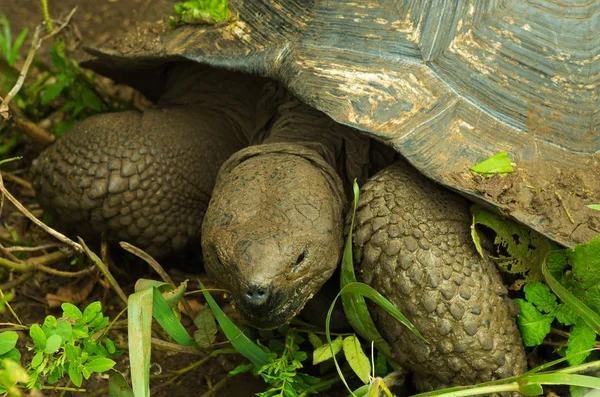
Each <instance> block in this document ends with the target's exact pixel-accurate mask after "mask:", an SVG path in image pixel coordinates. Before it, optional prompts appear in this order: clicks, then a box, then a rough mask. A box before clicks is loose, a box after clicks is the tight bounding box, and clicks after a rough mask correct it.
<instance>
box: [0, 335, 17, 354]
mask: <svg viewBox="0 0 600 397" xmlns="http://www.w3.org/2000/svg"><path fill="white" fill-rule="evenodd" d="M18 340H19V334H17V333H16V332H15V331H5V332H0V356H2V355H4V354H6V353H8V352H9V351H11V350H12V349H14V347H15V346H16V345H17V341H18Z"/></svg>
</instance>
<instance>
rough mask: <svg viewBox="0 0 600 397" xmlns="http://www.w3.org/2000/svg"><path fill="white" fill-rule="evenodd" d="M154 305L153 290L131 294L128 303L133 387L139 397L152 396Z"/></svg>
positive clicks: (128, 331)
mask: <svg viewBox="0 0 600 397" xmlns="http://www.w3.org/2000/svg"><path fill="white" fill-rule="evenodd" d="M152 304H153V289H152V288H148V289H145V290H143V291H139V292H135V293H133V294H131V295H130V296H129V300H128V302H127V320H128V321H127V324H128V325H127V326H128V330H127V333H128V335H129V358H130V360H131V385H132V389H133V391H134V394H135V396H137V397H149V396H150V352H151V350H150V339H151V332H152Z"/></svg>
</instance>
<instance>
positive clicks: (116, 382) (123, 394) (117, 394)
mask: <svg viewBox="0 0 600 397" xmlns="http://www.w3.org/2000/svg"><path fill="white" fill-rule="evenodd" d="M108 395H109V397H134V395H133V390H131V386H129V384H128V383H127V381H126V380H125V377H124V376H123V374H122V373H120V372H119V371H116V370H114V369H112V370H110V372H109V375H108Z"/></svg>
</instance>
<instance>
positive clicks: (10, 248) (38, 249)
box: [4, 243, 63, 252]
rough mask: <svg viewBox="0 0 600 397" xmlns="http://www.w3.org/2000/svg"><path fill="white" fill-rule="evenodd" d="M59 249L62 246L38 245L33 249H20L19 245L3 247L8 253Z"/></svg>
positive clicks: (51, 244) (54, 244) (55, 244)
mask: <svg viewBox="0 0 600 397" xmlns="http://www.w3.org/2000/svg"><path fill="white" fill-rule="evenodd" d="M60 247H63V245H62V244H60V243H50V244H44V245H38V246H35V247H21V246H19V245H15V246H13V247H4V250H5V251H8V252H33V251H42V250H47V249H49V248H60Z"/></svg>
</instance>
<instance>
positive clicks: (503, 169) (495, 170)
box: [470, 152, 514, 175]
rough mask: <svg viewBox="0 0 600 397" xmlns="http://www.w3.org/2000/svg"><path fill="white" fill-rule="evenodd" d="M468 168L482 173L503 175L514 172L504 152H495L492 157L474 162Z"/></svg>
mask: <svg viewBox="0 0 600 397" xmlns="http://www.w3.org/2000/svg"><path fill="white" fill-rule="evenodd" d="M470 169H471V171H473V172H476V173H478V174H484V175H494V174H500V175H504V174H508V173H511V172H514V170H513V167H512V165H511V164H510V159H509V158H508V154H507V153H506V152H500V153H496V154H495V155H493V156H492V157H489V158H487V159H486V160H483V161H482V162H481V163H478V164H475V165H474V166H472V167H471V168H470Z"/></svg>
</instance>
